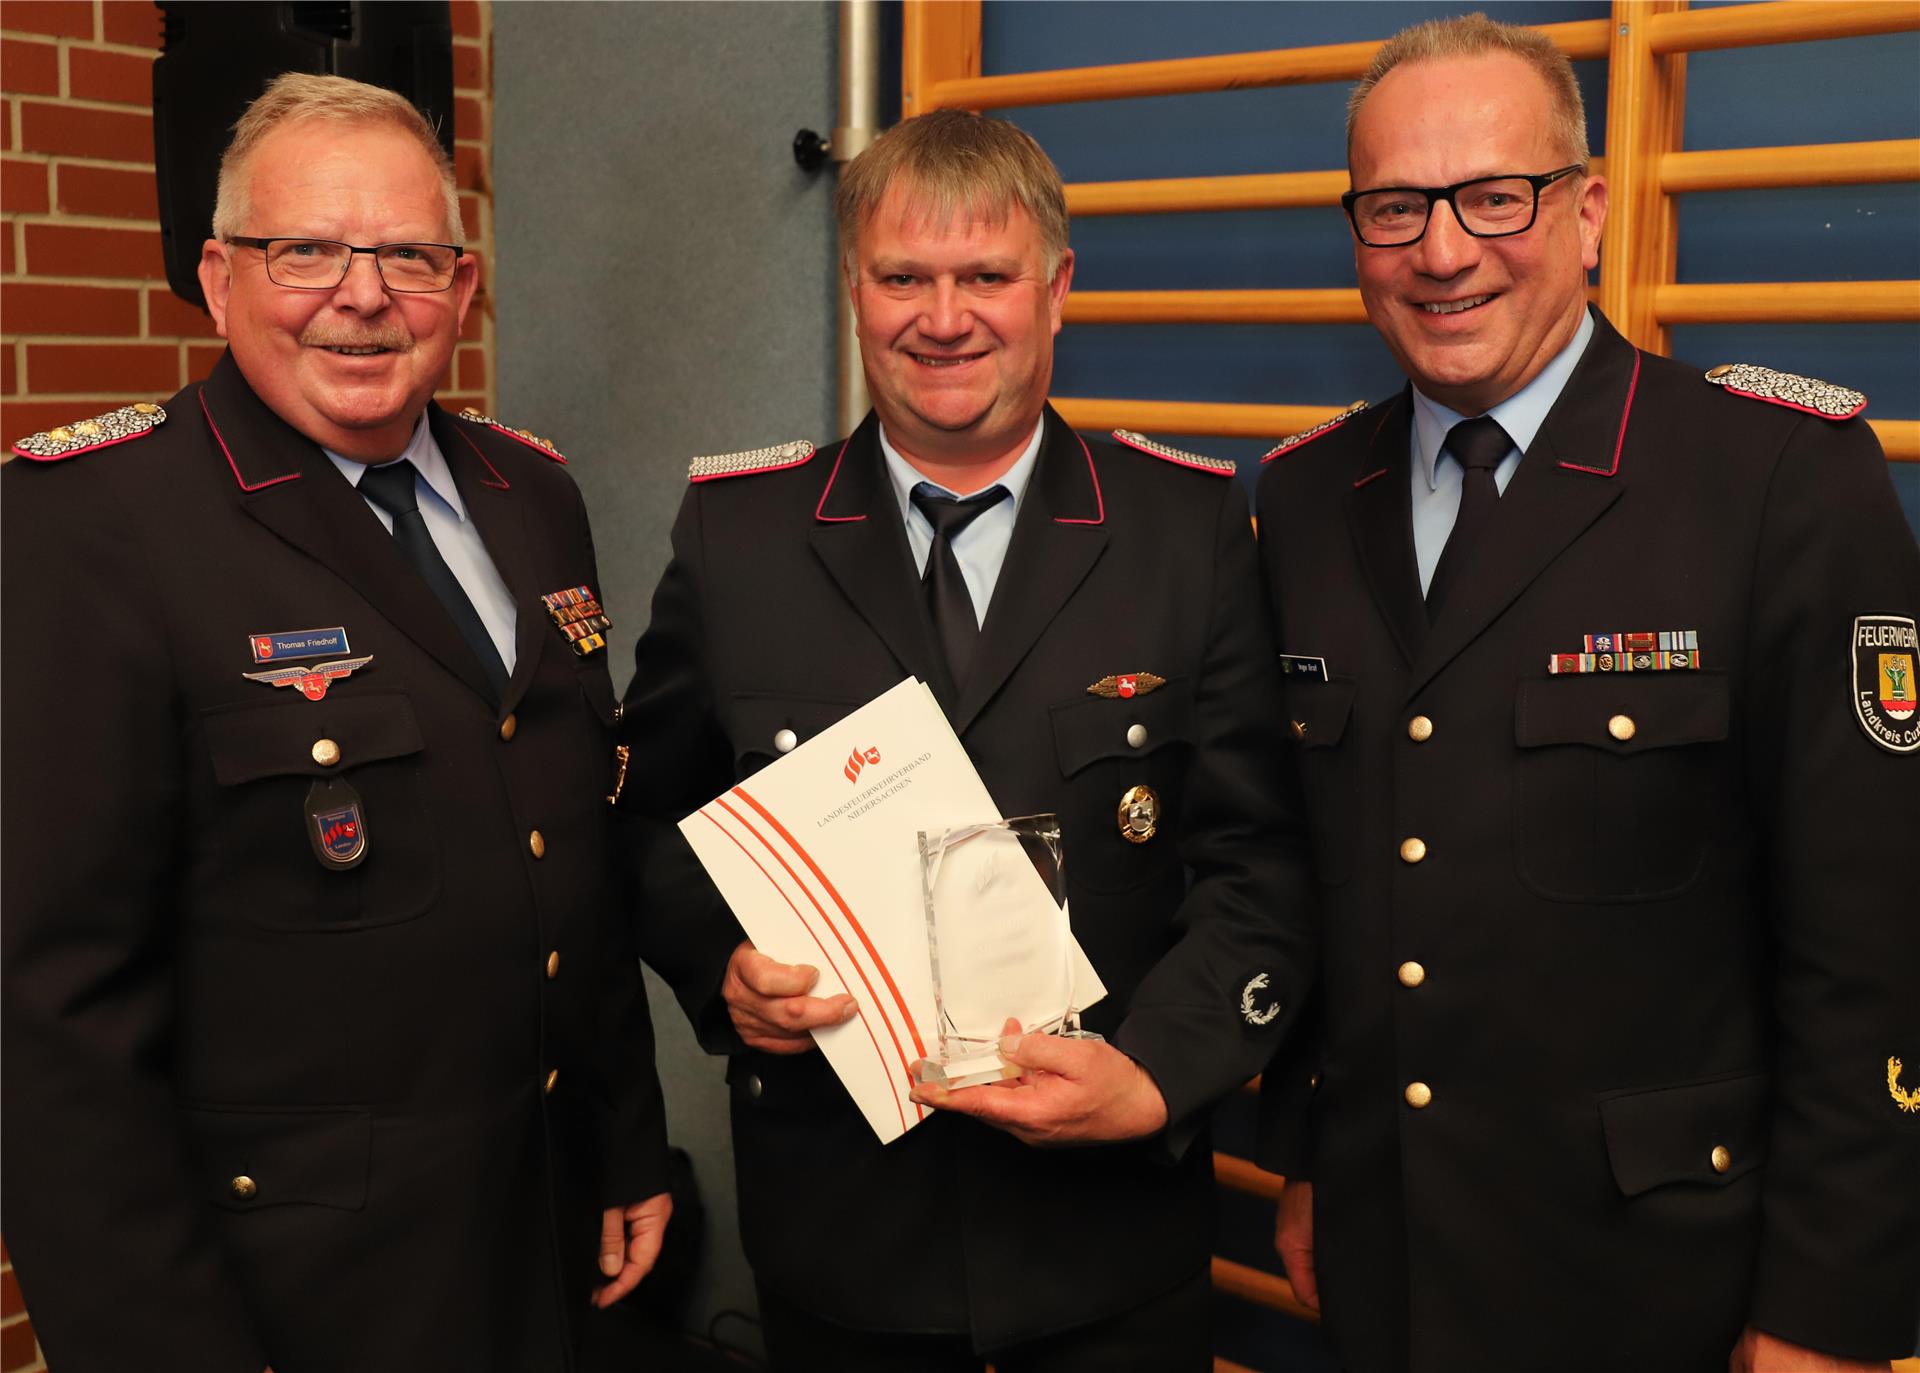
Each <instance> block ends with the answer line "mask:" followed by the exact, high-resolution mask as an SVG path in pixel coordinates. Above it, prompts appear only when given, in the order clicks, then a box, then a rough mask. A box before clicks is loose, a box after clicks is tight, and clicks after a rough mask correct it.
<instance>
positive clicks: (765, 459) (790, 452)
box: [687, 439, 813, 482]
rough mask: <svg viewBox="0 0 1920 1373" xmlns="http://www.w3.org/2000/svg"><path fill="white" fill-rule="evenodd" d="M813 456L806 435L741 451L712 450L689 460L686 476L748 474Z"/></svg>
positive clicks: (691, 478) (699, 478)
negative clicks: (705, 455)
mask: <svg viewBox="0 0 1920 1373" xmlns="http://www.w3.org/2000/svg"><path fill="white" fill-rule="evenodd" d="M812 456H813V445H812V444H810V443H808V442H807V441H806V440H805V439H794V440H793V441H792V442H791V443H776V444H774V445H773V447H771V448H749V449H747V451H746V452H744V453H714V454H712V455H710V456H708V457H704V458H695V459H694V460H693V461H691V462H689V463H688V464H687V480H688V481H690V482H710V481H718V480H719V479H720V478H722V477H751V476H753V475H754V474H755V473H757V472H778V471H780V470H781V469H782V468H786V467H799V466H800V465H801V464H803V463H805V462H806V461H807V460H808V459H809V458H811V457H812Z"/></svg>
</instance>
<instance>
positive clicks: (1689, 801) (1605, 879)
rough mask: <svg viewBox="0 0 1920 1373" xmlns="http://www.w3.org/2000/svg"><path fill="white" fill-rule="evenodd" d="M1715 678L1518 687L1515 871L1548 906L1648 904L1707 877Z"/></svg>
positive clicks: (1717, 737)
mask: <svg viewBox="0 0 1920 1373" xmlns="http://www.w3.org/2000/svg"><path fill="white" fill-rule="evenodd" d="M1729 711H1730V703H1729V694H1728V686H1727V679H1726V676H1725V674H1723V673H1704V672H1649V673H1644V674H1638V675H1634V674H1615V673H1596V674H1592V675H1580V676H1557V677H1546V678H1538V679H1535V680H1532V681H1525V682H1522V683H1520V688H1519V692H1518V694H1517V696H1516V698H1515V703H1514V742H1515V743H1516V744H1518V745H1519V753H1520V756H1519V759H1518V762H1517V763H1516V765H1515V784H1514V811H1515V814H1514V835H1515V844H1514V861H1515V863H1516V864H1517V866H1518V869H1519V875H1520V880H1521V881H1522V882H1524V883H1525V884H1526V885H1527V886H1528V887H1529V888H1530V889H1531V890H1533V891H1534V892H1536V893H1537V894H1539V895H1541V896H1544V897H1546V898H1547V899H1549V900H1553V901H1657V900H1663V899H1666V898H1669V897H1672V896H1676V895H1678V894H1679V893H1681V892H1683V891H1685V890H1686V889H1687V888H1688V887H1690V886H1691V885H1693V882H1694V880H1695V879H1696V878H1698V877H1699V875H1700V873H1701V870H1702V869H1703V868H1704V867H1705V865H1706V861H1707V855H1708V851H1709V847H1710V845H1711V843H1712V840H1713V838H1714V836H1715V835H1716V833H1718V831H1719V828H1720V822H1721V814H1722V809H1723V807H1724V806H1725V805H1726V804H1727V798H1726V797H1725V796H1724V795H1723V794H1722V788H1721V786H1720V783H1719V770H1720V769H1721V768H1722V767H1723V766H1725V762H1724V758H1723V753H1724V746H1725V742H1726V738H1727V728H1728V719H1729Z"/></svg>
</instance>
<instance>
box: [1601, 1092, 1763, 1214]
mask: <svg viewBox="0 0 1920 1373" xmlns="http://www.w3.org/2000/svg"><path fill="white" fill-rule="evenodd" d="M1767 1086H1768V1082H1767V1075H1766V1074H1765V1073H1743V1074H1741V1075H1740V1076H1738V1077H1724V1078H1716V1079H1714V1080H1712V1081H1710V1082H1689V1083H1685V1084H1682V1085H1680V1086H1677V1087H1653V1088H1647V1089H1636V1090H1634V1091H1627V1092H1615V1093H1611V1094H1609V1095H1607V1096H1604V1097H1602V1098H1600V1125H1601V1129H1602V1130H1603V1131H1604V1132H1605V1134H1606V1139H1607V1158H1608V1160H1609V1161H1610V1162H1611V1163H1612V1165H1613V1180H1614V1182H1615V1183H1617V1184H1618V1185H1619V1187H1620V1194H1621V1195H1622V1196H1627V1197H1637V1196H1639V1195H1640V1194H1641V1193H1642V1192H1647V1191H1651V1190H1652V1189H1653V1188H1655V1187H1663V1186H1665V1185H1667V1184H1668V1183H1672V1182H1689V1183H1696V1184H1700V1185H1702V1186H1708V1187H1724V1186H1725V1185H1726V1184H1727V1183H1729V1182H1732V1181H1733V1180H1734V1179H1736V1178H1739V1177H1743V1176H1745V1175H1746V1174H1747V1173H1750V1172H1752V1171H1753V1170H1754V1169H1755V1168H1758V1167H1759V1166H1760V1165H1761V1163H1762V1162H1764V1161H1765V1158H1766V1153H1767V1104H1768V1092H1767Z"/></svg>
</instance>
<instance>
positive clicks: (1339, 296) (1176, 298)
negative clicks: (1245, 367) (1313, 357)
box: [1066, 288, 1367, 324]
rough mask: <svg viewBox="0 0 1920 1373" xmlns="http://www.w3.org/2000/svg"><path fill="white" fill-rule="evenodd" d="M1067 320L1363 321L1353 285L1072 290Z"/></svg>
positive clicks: (1299, 322)
mask: <svg viewBox="0 0 1920 1373" xmlns="http://www.w3.org/2000/svg"><path fill="white" fill-rule="evenodd" d="M1066 319H1067V322H1068V323H1069V324H1364V323H1366V319H1367V312H1366V309H1365V307H1364V306H1362V305H1361V304H1360V293H1359V292H1358V291H1356V290H1352V289H1350V288H1349V289H1344V290H1342V289H1332V290H1318V289H1316V290H1300V291H1075V292H1074V293H1073V294H1071V295H1069V296H1068V297H1067V306H1066Z"/></svg>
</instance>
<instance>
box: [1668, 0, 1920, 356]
mask: <svg viewBox="0 0 1920 1373" xmlns="http://www.w3.org/2000/svg"><path fill="white" fill-rule="evenodd" d="M1783 3H1786V0H1783ZM1653 313H1654V315H1655V317H1656V318H1658V319H1659V321H1660V322H1661V323H1662V324H1904V323H1910V322H1913V321H1920V281H1764V282H1748V281H1727V282H1689V283H1680V284H1673V283H1669V284H1668V285H1665V286H1659V287H1656V288H1655V289H1654V293H1653Z"/></svg>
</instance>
